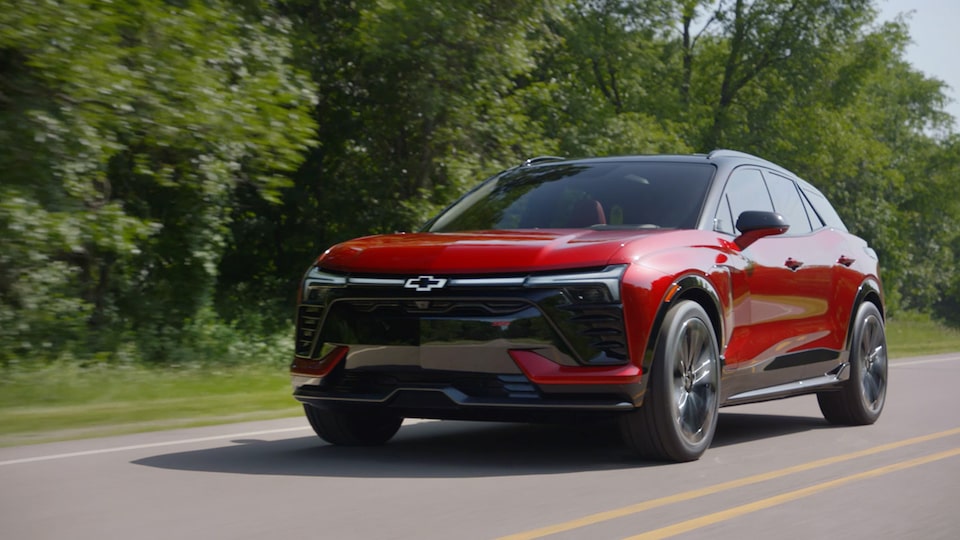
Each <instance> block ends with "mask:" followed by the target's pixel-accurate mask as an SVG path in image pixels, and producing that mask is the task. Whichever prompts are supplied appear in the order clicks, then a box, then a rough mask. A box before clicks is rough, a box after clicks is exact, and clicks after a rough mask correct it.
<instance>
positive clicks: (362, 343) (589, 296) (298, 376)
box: [291, 269, 641, 418]
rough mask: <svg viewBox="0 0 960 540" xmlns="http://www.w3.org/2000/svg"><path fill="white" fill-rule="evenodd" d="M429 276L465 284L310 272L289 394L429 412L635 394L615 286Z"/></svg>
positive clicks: (311, 400) (635, 399)
mask: <svg viewBox="0 0 960 540" xmlns="http://www.w3.org/2000/svg"><path fill="white" fill-rule="evenodd" d="M604 272H605V273H604ZM612 273H613V272H611V271H609V270H606V269H605V270H604V271H601V272H593V273H592V274H586V275H591V276H595V275H601V276H609V275H610V274H612ZM425 278H426V277H424V278H423V279H418V280H410V281H408V283H412V284H414V285H417V284H419V283H421V281H423V282H426V281H427V280H426V279H425ZM429 278H430V279H434V280H437V281H443V282H449V283H460V284H464V285H463V286H461V287H456V286H451V287H447V288H445V289H444V290H442V291H439V292H438V291H432V290H431V291H420V290H418V289H412V290H411V288H409V287H397V286H393V287H390V286H389V284H390V283H392V282H393V281H396V282H397V283H400V284H402V283H404V281H403V280H399V279H397V280H387V279H370V278H366V279H363V280H360V279H356V280H354V281H356V282H357V284H356V285H352V286H351V285H349V283H350V281H349V280H348V278H339V277H334V278H332V279H327V280H326V281H323V280H318V281H317V282H316V284H315V285H313V286H312V287H311V286H310V283H311V282H310V281H309V280H308V281H307V282H306V283H307V284H306V285H305V288H304V302H303V304H301V306H300V308H299V313H298V322H297V355H296V358H295V360H294V363H293V365H292V366H291V373H292V382H293V386H294V397H295V398H296V399H297V400H299V401H301V402H303V403H306V404H310V405H313V406H318V407H356V406H368V407H387V408H391V409H394V410H396V411H398V412H399V413H400V414H402V415H404V416H415V417H427V418H430V417H436V418H457V417H465V416H466V417H472V416H499V413H504V414H508V413H509V412H511V411H515V412H523V411H528V412H529V411H544V412H548V411H571V410H576V411H622V410H629V409H632V408H633V407H635V406H636V404H637V403H639V396H640V394H641V392H640V383H641V372H640V369H639V368H638V367H636V366H635V365H633V364H632V363H631V362H630V361H629V356H628V354H627V349H626V337H625V331H624V326H623V315H622V306H621V305H620V304H619V293H618V292H617V294H615V295H613V294H609V293H608V292H607V291H609V290H610V289H611V288H612V287H610V286H609V284H608V283H600V284H599V285H598V286H594V285H596V284H593V283H590V282H586V283H582V282H576V283H575V285H574V286H570V285H569V283H566V282H559V283H558V282H557V281H555V280H553V279H551V278H550V277H538V278H537V279H536V280H532V279H530V278H526V279H524V278H501V279H489V278H486V279H472V280H471V279H446V278H433V277H432V276H429ZM607 279H608V280H609V278H607ZM524 282H528V283H534V286H532V287H530V286H522V283H524ZM331 283H332V284H331ZM518 283H519V284H520V285H518ZM371 284H373V285H371ZM504 284H508V285H509V286H502V285H504ZM591 287H593V288H591ZM487 413H490V414H487ZM494 413H497V414H494Z"/></svg>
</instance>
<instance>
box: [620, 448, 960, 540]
mask: <svg viewBox="0 0 960 540" xmlns="http://www.w3.org/2000/svg"><path fill="white" fill-rule="evenodd" d="M958 455H960V448H954V449H953V450H946V451H943V452H938V453H936V454H930V455H927V456H923V457H919V458H916V459H911V460H908V461H901V462H899V463H894V464H892V465H887V466H884V467H878V468H876V469H870V470H869V471H864V472H862V473H857V474H852V475H850V476H844V477H842V478H838V479H836V480H830V481H828V482H823V483H820V484H814V485H812V486H810V487H805V488H803V489H798V490H796V491H789V492H787V493H783V494H781V495H776V496H774V497H768V498H766V499H761V500H759V501H756V502H752V503H749V504H744V505H742V506H736V507H734V508H730V509H727V510H722V511H720V512H715V513H713V514H709V515H706V516H703V517H699V518H695V519H691V520H687V521H681V522H680V523H676V524H673V525H670V526H668V527H663V528H660V529H656V530H653V531H649V532H645V533H643V534H638V535H636V536H631V537H629V538H627V539H625V540H661V539H663V538H670V537H672V536H676V535H678V534H682V533H685V532H690V531H694V530H696V529H701V528H703V527H706V526H707V525H713V524H715V523H720V522H722V521H728V520H731V519H733V518H736V517H740V516H743V515H745V514H750V513H753V512H757V511H759V510H764V509H767V508H770V507H772V506H777V505H779V504H783V503H787V502H790V501H795V500H797V499H802V498H804V497H809V496H810V495H814V494H816V493H820V492H821V491H826V490H828V489H832V488H835V487H838V486H842V485H844V484H849V483H851V482H856V481H857V480H864V479H867V478H875V477H877V476H881V475H884V474H889V473H892V472H896V471H902V470H903V469H909V468H911V467H917V466H920V465H924V464H926V463H932V462H934V461H939V460H941V459H946V458H949V457H954V456H958Z"/></svg>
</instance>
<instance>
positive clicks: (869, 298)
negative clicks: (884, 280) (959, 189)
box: [843, 279, 887, 352]
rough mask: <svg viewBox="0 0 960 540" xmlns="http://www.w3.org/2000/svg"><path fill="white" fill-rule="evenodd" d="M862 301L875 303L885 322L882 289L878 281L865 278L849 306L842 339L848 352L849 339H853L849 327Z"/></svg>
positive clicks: (885, 315) (885, 313)
mask: <svg viewBox="0 0 960 540" xmlns="http://www.w3.org/2000/svg"><path fill="white" fill-rule="evenodd" d="M864 302H870V303H872V304H873V305H875V306H876V307H877V311H879V312H880V318H881V319H882V320H883V323H884V324H886V322H887V312H886V310H885V309H884V307H883V290H882V289H881V288H880V283H879V282H877V281H876V280H874V279H867V280H865V281H864V282H863V283H861V284H860V287H859V288H858V289H857V295H856V296H855V297H854V300H853V305H852V306H851V308H850V317H849V318H848V320H847V336H846V338H845V339H844V341H843V342H844V346H845V347H846V350H847V351H848V352H849V350H850V346H851V343H850V340H852V339H853V332H851V329H852V328H853V323H854V321H855V320H856V318H857V312H858V311H859V310H860V306H861V305H863V303H864Z"/></svg>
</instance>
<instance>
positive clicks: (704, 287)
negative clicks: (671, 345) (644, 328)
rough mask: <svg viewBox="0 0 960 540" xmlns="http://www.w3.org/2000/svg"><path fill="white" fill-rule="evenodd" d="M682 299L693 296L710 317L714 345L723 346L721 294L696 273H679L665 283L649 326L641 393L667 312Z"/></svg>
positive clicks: (647, 381) (647, 377)
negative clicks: (669, 282) (715, 339)
mask: <svg viewBox="0 0 960 540" xmlns="http://www.w3.org/2000/svg"><path fill="white" fill-rule="evenodd" d="M683 300H692V301H694V302H696V303H697V304H699V305H700V307H702V308H703V310H704V311H705V312H706V313H707V316H708V317H710V324H711V326H712V328H713V331H714V335H715V336H716V338H717V346H718V348H719V350H720V351H723V347H724V335H725V334H724V318H723V315H722V314H723V303H722V301H721V300H720V294H719V293H718V292H717V290H716V288H715V287H714V286H713V284H712V283H710V281H709V280H708V279H707V278H705V277H703V276H701V275H696V274H687V275H683V276H680V277H679V278H677V279H676V280H674V281H673V283H671V284H670V286H669V287H667V291H666V293H665V294H664V296H663V299H662V300H661V302H660V306H659V307H658V308H657V314H656V316H655V317H654V319H653V324H652V325H651V327H650V334H649V336H650V337H649V338H648V339H647V345H646V349H645V350H644V352H643V371H642V373H643V376H642V383H641V384H642V387H643V389H644V391H643V394H646V389H647V386H648V384H649V375H650V368H651V367H652V366H653V360H654V357H655V356H656V351H657V347H658V346H659V342H660V330H661V328H662V327H663V320H664V318H665V317H666V316H667V312H668V311H670V308H672V307H673V306H675V305H677V303H678V302H680V301H683ZM719 361H720V368H721V369H723V363H724V361H723V355H722V354H721V356H720V359H719Z"/></svg>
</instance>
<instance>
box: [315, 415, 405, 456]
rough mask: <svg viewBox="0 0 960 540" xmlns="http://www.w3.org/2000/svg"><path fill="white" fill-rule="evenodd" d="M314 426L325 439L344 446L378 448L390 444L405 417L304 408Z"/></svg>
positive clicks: (316, 431)
mask: <svg viewBox="0 0 960 540" xmlns="http://www.w3.org/2000/svg"><path fill="white" fill-rule="evenodd" d="M303 410H304V412H305V413H306V415H307V420H308V421H309V422H310V427H312V428H313V431H314V432H315V433H316V434H317V436H319V437H320V438H321V439H323V440H325V441H327V442H328V443H330V444H336V445H340V446H375V445H379V444H383V443H385V442H387V441H389V440H390V439H391V438H392V437H393V436H394V435H396V433H397V431H398V430H399V429H400V424H402V423H403V417H401V416H397V415H395V414H390V413H385V412H381V411H339V410H331V409H319V408H316V407H311V406H310V405H304V406H303Z"/></svg>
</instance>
